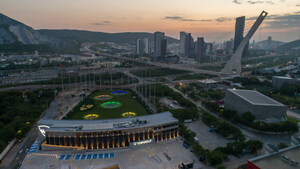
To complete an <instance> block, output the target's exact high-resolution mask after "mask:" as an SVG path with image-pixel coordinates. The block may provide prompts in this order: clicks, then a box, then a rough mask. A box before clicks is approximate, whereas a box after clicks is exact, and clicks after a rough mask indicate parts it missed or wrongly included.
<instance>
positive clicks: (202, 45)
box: [196, 37, 205, 62]
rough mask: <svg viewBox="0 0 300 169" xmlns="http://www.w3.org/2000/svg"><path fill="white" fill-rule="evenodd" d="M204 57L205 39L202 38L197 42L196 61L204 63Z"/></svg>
mask: <svg viewBox="0 0 300 169" xmlns="http://www.w3.org/2000/svg"><path fill="white" fill-rule="evenodd" d="M204 55H205V42H204V38H203V37H200V38H197V42H196V60H198V61H200V62H202V61H204V60H205V59H204Z"/></svg>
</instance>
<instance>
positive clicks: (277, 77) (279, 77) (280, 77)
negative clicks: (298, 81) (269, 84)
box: [273, 76, 293, 80]
mask: <svg viewBox="0 0 300 169" xmlns="http://www.w3.org/2000/svg"><path fill="white" fill-rule="evenodd" d="M273 77H274V78H276V79H287V80H293V78H290V77H286V76H273Z"/></svg>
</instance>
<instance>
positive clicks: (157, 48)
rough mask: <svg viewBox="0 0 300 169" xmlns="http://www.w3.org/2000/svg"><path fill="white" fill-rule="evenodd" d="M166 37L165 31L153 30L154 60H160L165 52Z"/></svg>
mask: <svg viewBox="0 0 300 169" xmlns="http://www.w3.org/2000/svg"><path fill="white" fill-rule="evenodd" d="M166 47H167V46H166V39H165V33H163V32H155V33H154V61H159V60H161V59H162V58H163V57H164V56H165V54H166V50H167V48H166Z"/></svg>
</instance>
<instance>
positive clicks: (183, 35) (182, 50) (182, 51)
mask: <svg viewBox="0 0 300 169" xmlns="http://www.w3.org/2000/svg"><path fill="white" fill-rule="evenodd" d="M185 38H186V33H185V32H180V50H179V52H180V54H181V55H184V54H185Z"/></svg>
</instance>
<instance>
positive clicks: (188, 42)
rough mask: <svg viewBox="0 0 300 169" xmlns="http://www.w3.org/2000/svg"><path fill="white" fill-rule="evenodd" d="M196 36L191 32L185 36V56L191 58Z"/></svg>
mask: <svg viewBox="0 0 300 169" xmlns="http://www.w3.org/2000/svg"><path fill="white" fill-rule="evenodd" d="M194 49H195V48H194V38H193V37H192V34H191V33H188V34H187V35H186V37H185V56H186V57H188V58H191V57H192V56H193V54H194Z"/></svg>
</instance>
